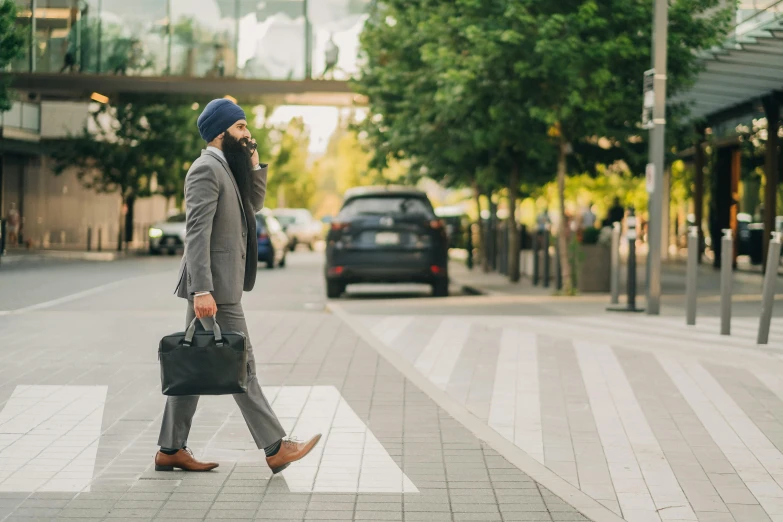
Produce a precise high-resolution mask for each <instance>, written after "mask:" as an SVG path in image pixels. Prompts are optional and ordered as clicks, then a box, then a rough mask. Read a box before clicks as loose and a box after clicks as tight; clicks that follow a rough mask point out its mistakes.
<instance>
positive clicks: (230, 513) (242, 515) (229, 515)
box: [206, 509, 256, 520]
mask: <svg viewBox="0 0 783 522" xmlns="http://www.w3.org/2000/svg"><path fill="white" fill-rule="evenodd" d="M255 514H256V510H255V509H213V510H210V511H209V512H208V513H207V516H206V520H216V519H220V520H238V519H250V520H252V519H253V517H255Z"/></svg>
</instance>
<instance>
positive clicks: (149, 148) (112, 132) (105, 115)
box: [53, 101, 203, 240]
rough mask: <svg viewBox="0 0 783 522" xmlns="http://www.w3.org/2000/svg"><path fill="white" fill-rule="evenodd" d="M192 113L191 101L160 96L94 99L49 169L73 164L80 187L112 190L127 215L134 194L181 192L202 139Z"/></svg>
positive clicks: (55, 154) (170, 193)
mask: <svg viewBox="0 0 783 522" xmlns="http://www.w3.org/2000/svg"><path fill="white" fill-rule="evenodd" d="M196 118H197V113H196V112H195V111H194V110H193V109H192V108H191V107H186V106H178V105H169V104H166V103H162V102H144V101H125V102H119V103H116V104H113V105H109V104H106V105H98V106H96V107H95V108H94V109H93V110H92V111H91V113H90V117H89V122H88V125H87V126H86V127H85V128H84V129H83V130H82V132H81V133H80V134H77V135H73V136H70V137H68V138H66V139H64V140H62V141H61V142H60V143H59V144H58V146H57V147H56V149H55V150H54V152H53V158H54V160H55V173H57V174H61V173H62V172H64V171H65V170H66V169H75V171H76V175H77V177H78V179H79V181H80V182H81V183H82V184H83V185H84V186H85V187H86V188H89V189H92V190H95V191H96V192H100V193H116V194H118V195H119V196H120V198H121V199H122V201H123V202H124V204H125V205H127V212H128V215H129V216H131V218H132V215H133V204H134V202H135V201H136V199H137V198H143V197H149V196H152V195H154V194H160V195H163V196H165V197H167V198H171V197H173V196H179V195H180V194H181V193H182V189H183V183H184V177H185V173H186V172H187V169H188V168H189V167H190V164H191V162H192V161H193V160H194V159H195V158H196V157H198V152H199V150H200V148H201V147H202V145H203V142H202V141H201V140H200V138H199V137H198V133H196V132H194V129H195V127H196V123H195V122H196ZM126 228H127V227H126ZM130 239H131V238H129V237H127V236H126V240H130Z"/></svg>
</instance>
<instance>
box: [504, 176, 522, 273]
mask: <svg viewBox="0 0 783 522" xmlns="http://www.w3.org/2000/svg"><path fill="white" fill-rule="evenodd" d="M518 198H519V165H518V164H517V162H516V161H515V162H514V165H513V166H512V168H511V176H510V177H509V180H508V224H509V226H508V227H507V229H508V278H509V280H510V281H511V282H512V283H516V282H518V281H519V276H520V274H519V251H520V247H521V246H522V245H520V241H519V227H518V226H517V199H518Z"/></svg>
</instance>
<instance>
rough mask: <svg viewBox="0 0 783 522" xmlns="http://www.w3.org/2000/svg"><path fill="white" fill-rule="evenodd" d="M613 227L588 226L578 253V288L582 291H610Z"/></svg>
mask: <svg viewBox="0 0 783 522" xmlns="http://www.w3.org/2000/svg"><path fill="white" fill-rule="evenodd" d="M611 244H612V229H610V228H604V229H597V228H587V229H585V230H584V231H583V233H582V240H581V242H580V244H579V247H578V250H577V252H578V254H577V267H578V268H577V277H576V282H577V285H576V286H577V289H578V290H579V292H581V293H591V292H609V290H610V284H611V262H612V256H611Z"/></svg>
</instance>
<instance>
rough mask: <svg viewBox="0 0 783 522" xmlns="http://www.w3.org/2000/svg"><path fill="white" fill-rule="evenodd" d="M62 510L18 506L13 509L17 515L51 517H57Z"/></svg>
mask: <svg viewBox="0 0 783 522" xmlns="http://www.w3.org/2000/svg"><path fill="white" fill-rule="evenodd" d="M60 511H62V509H60V508H39V507H36V508H24V507H20V508H16V509H15V510H14V511H13V515H14V516H15V517H36V518H37V517H49V518H56V517H57V515H58V514H59V513H60Z"/></svg>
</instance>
